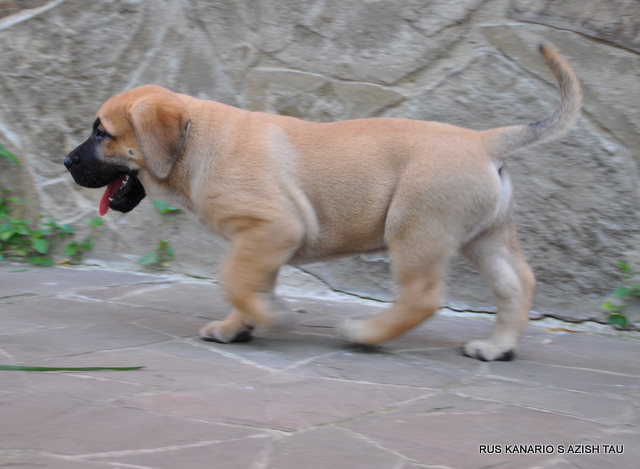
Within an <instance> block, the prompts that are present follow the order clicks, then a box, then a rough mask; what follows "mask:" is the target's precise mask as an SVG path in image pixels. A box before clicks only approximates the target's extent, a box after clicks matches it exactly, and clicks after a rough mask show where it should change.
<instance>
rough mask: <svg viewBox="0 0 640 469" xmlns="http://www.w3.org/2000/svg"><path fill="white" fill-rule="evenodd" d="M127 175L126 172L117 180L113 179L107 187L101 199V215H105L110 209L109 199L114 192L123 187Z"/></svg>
mask: <svg viewBox="0 0 640 469" xmlns="http://www.w3.org/2000/svg"><path fill="white" fill-rule="evenodd" d="M126 177H127V175H126V174H123V175H122V176H119V177H117V178H116V180H115V181H111V182H110V183H109V185H108V186H107V189H106V190H105V191H104V194H102V199H100V216H101V217H103V216H104V215H105V214H106V213H107V212H108V211H109V202H111V201H110V200H109V199H111V198H112V197H113V194H115V193H116V191H117V190H118V189H120V187H122V183H123V182H124V179H125V178H126Z"/></svg>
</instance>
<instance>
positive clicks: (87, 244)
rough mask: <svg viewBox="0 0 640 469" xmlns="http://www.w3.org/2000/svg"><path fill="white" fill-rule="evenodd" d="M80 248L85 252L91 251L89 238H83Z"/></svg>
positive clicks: (91, 244) (91, 246)
mask: <svg viewBox="0 0 640 469" xmlns="http://www.w3.org/2000/svg"><path fill="white" fill-rule="evenodd" d="M82 248H83V249H84V250H85V251H91V250H92V249H93V241H92V240H91V238H89V237H88V236H87V237H86V238H84V241H83V242H82Z"/></svg>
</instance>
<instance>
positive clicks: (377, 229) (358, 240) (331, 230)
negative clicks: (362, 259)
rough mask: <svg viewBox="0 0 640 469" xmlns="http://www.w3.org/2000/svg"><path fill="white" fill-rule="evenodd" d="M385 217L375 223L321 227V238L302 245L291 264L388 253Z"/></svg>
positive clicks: (323, 225)
mask: <svg viewBox="0 0 640 469" xmlns="http://www.w3.org/2000/svg"><path fill="white" fill-rule="evenodd" d="M385 218H386V216H381V217H379V218H378V220H376V221H375V222H373V223H372V220H369V223H362V222H361V221H360V222H358V221H355V222H352V223H348V222H347V223H344V224H335V225H333V224H331V225H328V224H321V225H320V232H319V234H318V237H317V238H316V239H315V240H314V241H306V242H305V243H303V244H302V245H301V246H300V247H299V248H298V250H297V251H296V252H295V254H294V255H293V257H292V259H291V261H290V263H291V264H306V263H310V262H316V261H324V260H330V259H335V258H339V257H344V256H349V255H353V254H364V253H370V252H378V251H383V250H385V249H386V245H385V242H384V224H385Z"/></svg>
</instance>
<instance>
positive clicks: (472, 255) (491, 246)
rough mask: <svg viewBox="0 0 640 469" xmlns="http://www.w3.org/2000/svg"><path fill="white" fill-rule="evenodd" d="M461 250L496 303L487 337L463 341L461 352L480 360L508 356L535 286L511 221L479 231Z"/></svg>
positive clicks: (512, 352)
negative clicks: (493, 323) (485, 284)
mask: <svg viewBox="0 0 640 469" xmlns="http://www.w3.org/2000/svg"><path fill="white" fill-rule="evenodd" d="M462 254H463V255H464V256H465V257H466V258H467V259H468V260H469V262H471V264H473V265H474V266H475V267H476V268H477V269H478V271H479V272H480V275H481V276H482V277H483V278H484V279H485V281H486V282H487V283H488V284H489V286H490V287H491V290H492V291H493V294H494V296H495V298H496V303H497V307H498V309H497V313H496V325H495V327H494V330H493V332H492V334H491V337H490V338H489V339H488V340H473V341H471V342H468V343H466V344H465V345H464V346H463V347H462V352H463V353H464V354H465V355H467V356H469V357H472V358H477V359H479V360H482V361H491V360H511V359H512V358H513V357H514V354H515V347H516V345H517V344H518V342H519V340H520V338H521V337H522V334H523V332H524V329H525V327H526V325H527V321H528V316H529V310H530V308H531V304H532V302H533V291H534V287H535V277H534V276H533V273H532V271H531V269H530V268H529V266H528V264H527V262H526V261H525V259H524V256H523V255H522V252H521V251H520V247H519V245H518V241H517V239H516V229H515V225H514V224H513V221H509V222H507V223H506V224H504V225H503V226H500V227H495V228H492V229H490V230H488V231H486V232H485V233H483V234H481V235H479V236H478V237H477V238H475V239H474V240H472V241H471V242H470V243H468V244H467V245H466V246H465V247H464V248H463V249H462Z"/></svg>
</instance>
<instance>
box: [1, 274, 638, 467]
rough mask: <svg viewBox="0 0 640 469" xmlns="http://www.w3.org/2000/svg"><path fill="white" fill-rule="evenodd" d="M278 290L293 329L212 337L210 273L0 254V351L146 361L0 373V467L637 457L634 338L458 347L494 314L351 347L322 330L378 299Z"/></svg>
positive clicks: (26, 360)
mask: <svg viewBox="0 0 640 469" xmlns="http://www.w3.org/2000/svg"><path fill="white" fill-rule="evenodd" d="M287 299H288V302H289V305H290V306H291V307H292V308H293V309H294V311H295V313H294V315H295V319H296V324H295V326H293V328H292V330H289V331H286V332H271V331H258V332H257V333H256V335H255V338H254V340H253V341H252V342H249V343H246V344H230V345H219V344H215V343H209V342H202V341H200V340H199V339H198V338H197V337H196V331H197V330H198V328H199V327H200V326H201V325H203V324H204V323H205V322H206V321H207V320H210V319H213V318H223V317H224V316H225V315H226V314H227V312H228V309H229V307H228V304H227V303H226V301H225V300H224V298H223V295H222V294H221V291H220V287H219V286H218V285H215V284H212V283H211V282H206V281H199V280H189V279H187V278H184V277H177V276H168V275H150V274H138V273H131V272H117V271H109V270H100V269H91V268H58V267H56V268H35V267H30V266H24V265H12V264H6V263H5V264H3V265H1V266H0V325H1V326H2V327H1V329H0V364H5V365H31V366H66V367H88V366H109V367H121V366H144V368H143V369H141V370H132V371H95V372H22V371H0V467H20V468H30V467H33V468H36V467H37V468H42V467H47V468H69V469H75V468H79V469H80V468H88V469H93V468H95V469H100V468H104V469H107V468H111V469H113V468H122V469H125V468H140V469H141V468H145V469H149V468H154V469H155V468H157V469H164V468H167V469H176V468H177V469H200V468H233V469H235V468H248V469H294V468H295V469H302V468H304V469H316V468H317V469H343V468H344V469H359V468H362V469H378V468H380V469H383V468H384V469H417V468H427V467H438V468H478V469H479V468H518V469H522V468H552V469H560V468H593V469H596V468H597V469H600V468H604V467H606V468H636V467H638V464H639V463H638V461H639V460H640V445H639V443H640V360H638V358H639V357H640V338H639V337H638V335H636V336H635V340H634V336H633V335H629V336H628V337H626V338H621V337H613V336H605V335H595V334H589V333H579V332H576V333H572V332H567V331H566V330H553V328H552V329H549V328H545V327H540V326H536V325H531V326H530V327H529V328H528V330H527V334H526V337H525V339H524V340H523V343H522V346H521V347H520V350H519V355H518V360H516V361H513V362H506V363H505V362H498V363H481V362H478V361H475V360H472V359H470V358H466V357H463V356H461V355H460V353H459V352H458V347H459V346H460V345H461V344H462V343H463V342H465V341H467V340H471V339H474V338H479V337H484V336H487V335H488V334H489V332H490V330H491V327H492V319H491V320H487V319H486V318H482V317H464V316H465V315H456V314H452V313H449V314H441V315H439V316H437V317H435V318H434V319H433V320H431V321H429V322H427V323H425V324H423V325H422V326H420V327H419V328H417V329H416V330H414V331H412V332H410V333H409V334H406V335H405V336H404V337H402V338H400V339H397V340H395V341H392V342H389V343H388V344H384V346H382V347H377V348H372V349H367V350H364V349H360V348H355V347H352V346H349V345H347V344H344V343H342V342H341V341H340V340H338V339H336V338H335V337H333V333H334V329H335V325H336V324H337V323H338V322H339V320H340V319H341V318H343V317H346V316H359V315H365V314H371V313H373V312H375V311H376V310H378V309H379V308H380V306H378V305H376V304H373V303H365V302H358V301H333V300H331V299H327V298H324V299H323V298H314V297H302V296H297V297H296V296H291V295H290V296H289V297H288V298H287ZM564 328H565V329H568V330H571V329H572V327H571V326H567V325H565V326H564ZM536 445H539V446H536ZM580 453H587V454H580Z"/></svg>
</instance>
